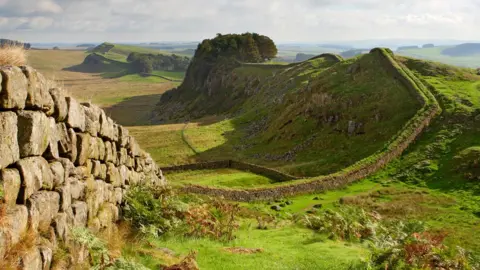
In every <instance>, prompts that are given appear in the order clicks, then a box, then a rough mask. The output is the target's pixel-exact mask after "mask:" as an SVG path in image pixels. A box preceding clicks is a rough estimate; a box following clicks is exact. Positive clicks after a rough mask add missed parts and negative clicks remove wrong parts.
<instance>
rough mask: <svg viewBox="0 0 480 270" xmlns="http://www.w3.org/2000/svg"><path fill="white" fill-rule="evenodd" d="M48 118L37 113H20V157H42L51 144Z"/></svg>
mask: <svg viewBox="0 0 480 270" xmlns="http://www.w3.org/2000/svg"><path fill="white" fill-rule="evenodd" d="M50 132H51V131H50V122H49V120H48V117H47V116H46V115H45V114H44V113H42V112H37V111H20V112H18V144H19V146H20V157H22V158H23V157H29V156H41V155H43V153H44V152H45V150H47V147H48V143H49V142H50Z"/></svg>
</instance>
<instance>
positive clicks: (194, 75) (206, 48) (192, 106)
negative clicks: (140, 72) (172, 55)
mask: <svg viewBox="0 0 480 270" xmlns="http://www.w3.org/2000/svg"><path fill="white" fill-rule="evenodd" d="M276 54H277V48H276V46H275V44H274V43H273V41H272V40H271V39H270V38H268V37H266V36H262V35H258V34H255V33H253V34H251V33H245V34H242V35H220V34H219V35H218V36H217V37H216V38H214V39H206V40H204V41H203V42H202V43H200V44H199V45H198V48H197V50H196V52H195V56H194V57H193V59H192V62H191V63H190V65H189V67H188V69H187V74H186V77H185V79H184V82H183V83H182V85H180V86H179V87H178V88H176V89H173V90H171V91H168V92H167V93H165V94H164V95H162V98H161V100H160V102H159V105H158V109H157V114H156V116H155V117H154V120H155V121H157V122H165V121H169V120H175V119H182V118H183V119H185V118H197V117H200V116H203V115H207V114H215V113H224V112H226V111H228V110H229V109H230V108H231V107H233V106H235V105H238V104H240V103H241V102H242V101H243V100H244V99H245V97H246V96H247V95H246V94H245V93H243V92H238V91H234V90H233V89H231V88H230V87H231V86H233V85H235V84H238V82H242V81H243V82H245V81H244V80H245V79H247V82H246V83H250V84H252V85H255V84H258V81H259V80H260V79H261V78H262V77H263V76H264V74H261V75H258V76H253V77H249V78H243V77H242V76H238V75H237V74H235V72H232V70H234V69H235V68H237V67H241V66H242V63H262V62H265V61H266V60H269V59H272V58H274V57H275V56H276Z"/></svg>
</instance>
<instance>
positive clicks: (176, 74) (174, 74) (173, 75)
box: [152, 70, 185, 80]
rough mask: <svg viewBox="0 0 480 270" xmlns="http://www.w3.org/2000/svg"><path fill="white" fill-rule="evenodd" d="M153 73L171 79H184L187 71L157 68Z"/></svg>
mask: <svg viewBox="0 0 480 270" xmlns="http://www.w3.org/2000/svg"><path fill="white" fill-rule="evenodd" d="M152 74H155V75H159V76H163V77H165V78H168V79H171V80H183V78H185V72H182V71H164V70H155V71H153V73H152Z"/></svg>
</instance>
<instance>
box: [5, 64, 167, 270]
mask: <svg viewBox="0 0 480 270" xmlns="http://www.w3.org/2000/svg"><path fill="white" fill-rule="evenodd" d="M0 75H1V76H0V85H1V87H0V188H1V189H0V190H1V191H2V197H3V203H2V205H0V210H1V213H0V260H1V258H3V256H4V255H5V254H6V253H8V250H9V249H10V248H11V247H13V246H15V245H16V244H18V243H19V242H20V241H22V239H23V237H24V236H25V235H27V234H34V235H36V236H37V237H36V240H35V241H38V243H35V245H33V248H31V249H30V250H29V251H28V252H26V253H25V254H23V255H21V256H20V258H18V265H19V267H20V269H22V268H23V269H49V268H50V265H51V262H52V254H53V251H54V250H55V247H56V245H57V244H58V243H59V242H60V241H63V242H68V241H69V231H70V230H71V228H73V227H88V228H90V229H93V230H99V229H101V228H105V227H108V226H110V225H111V224H112V223H113V222H115V221H117V220H118V219H119V218H120V216H121V206H122V203H123V197H124V195H125V192H126V190H127V189H128V188H129V186H130V185H134V184H154V185H164V184H165V178H164V177H163V175H162V171H161V170H160V169H159V168H158V167H157V165H156V163H155V162H154V161H153V159H152V158H151V157H150V155H149V154H147V153H146V152H144V151H143V150H141V149H140V147H139V146H138V144H137V142H136V141H135V139H134V138H133V137H131V136H129V134H128V130H127V129H126V128H124V127H122V126H120V125H117V124H115V123H114V122H113V120H112V119H111V118H109V117H108V116H107V115H106V114H105V112H104V111H103V110H101V109H100V108H99V107H97V106H95V105H93V104H90V103H79V102H78V101H76V100H75V99H74V98H72V97H70V96H67V95H65V94H64V92H63V91H62V90H61V89H58V88H52V89H50V88H49V85H50V83H49V82H48V81H47V80H46V79H45V78H44V77H43V76H42V75H41V74H39V73H38V72H37V71H35V70H34V69H32V68H31V67H13V66H0Z"/></svg>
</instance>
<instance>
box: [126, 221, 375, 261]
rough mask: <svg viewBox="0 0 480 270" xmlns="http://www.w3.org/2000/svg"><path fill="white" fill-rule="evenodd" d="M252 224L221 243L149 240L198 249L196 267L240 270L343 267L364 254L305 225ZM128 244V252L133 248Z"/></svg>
mask: <svg viewBox="0 0 480 270" xmlns="http://www.w3.org/2000/svg"><path fill="white" fill-rule="evenodd" d="M252 226H254V225H253V224H244V225H243V226H242V227H243V228H242V229H241V230H240V231H239V233H238V235H237V239H236V240H234V241H233V242H231V243H227V244H222V243H219V242H216V241H212V240H208V239H184V238H182V237H169V238H167V239H165V240H151V242H152V243H153V245H154V246H155V247H162V248H168V249H171V250H174V251H175V252H177V254H179V255H183V256H185V255H187V254H188V253H189V252H190V251H191V250H195V251H197V252H198V256H197V262H198V265H199V267H200V269H211V270H215V269H218V270H237V269H238V270H243V269H272V270H273V269H279V270H280V269H346V268H348V266H349V265H350V264H351V262H353V261H358V260H360V259H361V258H363V257H364V256H365V254H366V253H367V251H366V250H365V249H364V248H362V247H361V246H357V245H346V244H344V243H342V242H333V241H324V242H320V241H318V240H317V239H316V235H315V234H314V233H312V232H311V231H309V230H307V229H302V228H298V227H291V226H288V227H283V228H279V229H271V230H257V229H255V228H252ZM226 247H245V248H262V249H263V252H261V253H256V254H231V253H229V252H227V251H225V250H224V248H226ZM136 249H138V248H132V249H131V250H130V251H129V252H128V253H130V252H135V250H136ZM143 253H146V254H145V255H137V256H136V258H137V260H138V261H140V262H141V263H143V264H145V265H146V266H148V267H150V268H151V269H157V268H158V265H159V264H160V263H162V262H159V261H158V258H155V257H153V256H151V255H149V254H148V252H143Z"/></svg>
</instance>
